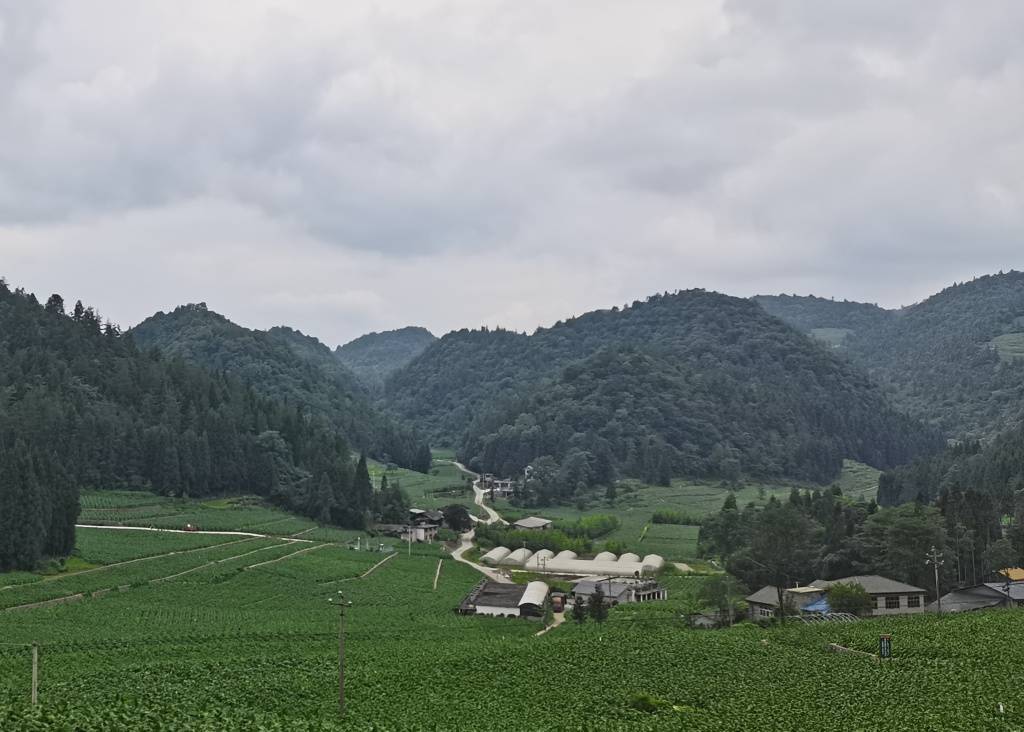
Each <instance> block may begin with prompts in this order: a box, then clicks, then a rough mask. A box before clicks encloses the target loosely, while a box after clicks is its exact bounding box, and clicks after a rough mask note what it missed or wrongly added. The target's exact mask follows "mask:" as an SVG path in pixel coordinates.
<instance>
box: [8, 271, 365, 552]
mask: <svg viewBox="0 0 1024 732" xmlns="http://www.w3.org/2000/svg"><path fill="white" fill-rule="evenodd" d="M101 488H102V489H115V488H121V489H147V490H153V491H156V492H158V493H163V494H169V495H179V496H185V495H188V496H203V495H213V494H224V493H235V494H238V493H256V494H259V495H261V496H264V497H266V498H267V499H268V500H271V501H275V502H277V503H279V504H281V505H283V506H285V507H288V508H291V509H293V510H296V511H299V512H301V513H304V514H306V515H309V516H312V517H314V518H320V519H324V520H330V521H332V522H334V523H338V524H342V525H347V526H361V525H363V523H364V521H365V517H366V515H367V512H368V511H370V510H371V509H372V507H371V506H369V505H367V504H368V500H367V498H366V496H364V495H362V494H359V495H356V494H354V493H353V492H352V461H351V458H350V454H349V447H348V443H347V441H346V439H345V437H344V436H343V435H342V434H341V433H340V432H339V431H338V430H337V429H336V428H335V427H334V426H333V425H332V424H331V422H330V421H329V420H328V419H327V418H326V417H324V416H321V415H317V414H311V413H310V412H309V411H308V410H307V409H305V408H304V406H303V405H301V404H298V403H294V402H293V403H291V404H286V403H283V402H281V401H276V400H272V399H268V398H265V397H263V396H260V395H258V394H257V393H255V392H254V391H253V390H252V389H251V388H249V387H248V386H246V385H245V384H243V383H242V382H240V381H238V380H236V379H234V378H232V377H230V376H228V375H226V374H223V373H220V374H212V373H209V372H207V371H204V370H202V369H200V368H197V367H195V366H191V365H188V364H186V363H184V362H183V361H182V360H181V359H179V358H172V357H164V356H161V355H160V354H159V353H157V352H156V351H151V352H142V351H140V350H139V349H138V348H137V347H136V345H135V343H134V342H133V340H132V339H131V338H130V337H127V336H124V335H122V334H121V333H120V332H119V331H118V329H117V328H116V327H115V326H113V325H111V324H109V323H107V324H106V325H104V324H103V323H101V319H100V317H99V315H97V314H96V313H95V312H94V311H93V310H92V309H90V308H87V307H85V306H83V305H82V303H80V302H79V303H76V305H75V306H74V308H73V309H72V311H71V313H70V314H65V309H64V304H63V300H62V298H60V297H59V296H57V295H54V296H52V297H50V298H49V299H48V300H47V303H46V305H45V306H41V305H40V304H39V303H38V301H37V300H36V299H35V297H34V296H33V295H30V294H26V293H24V292H22V291H11V290H10V289H9V288H8V287H7V285H6V284H3V283H2V281H0V570H2V569H10V568H12V567H24V568H28V567H31V566H33V565H34V564H35V563H36V562H37V561H38V560H39V559H40V558H41V557H43V556H57V555H63V554H67V553H68V552H69V551H70V549H71V548H72V547H73V545H74V525H75V520H76V518H77V516H78V495H79V491H80V490H82V489H101Z"/></svg>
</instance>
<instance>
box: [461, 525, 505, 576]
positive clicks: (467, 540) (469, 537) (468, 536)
mask: <svg viewBox="0 0 1024 732" xmlns="http://www.w3.org/2000/svg"><path fill="white" fill-rule="evenodd" d="M461 538H462V543H460V544H459V548H458V549H456V550H455V551H453V552H452V559H454V560H455V561H456V562H462V563H463V564H468V565H469V566H470V567H472V568H473V569H475V570H476V571H477V572H480V574H482V575H484V576H485V577H487V578H488V579H491V580H494V581H495V582H502V583H504V584H512V580H511V579H509V578H508V577H506V576H505V575H503V574H498V572H496V571H494V570H493V569H491V568H490V567H484V566H483V565H481V564H477V563H476V562H471V561H469V560H468V559H465V558H464V557H463V556H462V555H463V554H464V553H465V552H467V551H469V550H470V549H471V548H472V547H473V532H472V531H467V532H466V533H465V534H463V535H462V537H461Z"/></svg>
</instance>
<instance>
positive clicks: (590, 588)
mask: <svg viewBox="0 0 1024 732" xmlns="http://www.w3.org/2000/svg"><path fill="white" fill-rule="evenodd" d="M598 588H600V589H601V592H603V593H604V598H605V602H610V603H611V604H612V605H621V604H623V603H627V602H651V601H653V600H667V599H668V590H666V589H665V588H664V587H662V586H661V585H659V584H658V583H657V582H654V581H652V580H637V579H623V578H617V579H613V578H611V577H586V578H584V579H582V580H580V581H579V582H577V583H576V584H575V585H573V588H572V592H571V593H570V595H571V597H572V599H573V600H574V601H575V600H576V599H578V598H583V599H585V600H587V601H588V602H589V601H590V598H591V596H592V595H593V594H594V593H595V592H596V591H597V589H598Z"/></svg>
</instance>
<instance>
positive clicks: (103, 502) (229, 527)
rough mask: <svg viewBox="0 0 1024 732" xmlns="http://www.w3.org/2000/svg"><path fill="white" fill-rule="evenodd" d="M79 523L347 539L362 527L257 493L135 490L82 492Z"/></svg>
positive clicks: (359, 534)
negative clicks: (178, 494)
mask: <svg viewBox="0 0 1024 732" xmlns="http://www.w3.org/2000/svg"><path fill="white" fill-rule="evenodd" d="M79 523H81V524H90V525H91V524H95V525H101V526H142V527H147V528H158V529H182V528H184V527H185V526H186V525H187V524H191V525H192V526H196V527H198V528H200V529H202V530H204V531H249V532H253V533H259V534H269V535H272V536H301V537H302V538H304V539H312V540H314V541H335V542H348V541H353V540H354V539H355V538H356V537H365V533H364V532H360V531H351V530H347V529H339V528H336V527H329V526H320V525H319V524H317V523H316V522H315V521H312V520H310V519H307V518H303V517H301V516H295V515H293V514H290V513H286V512H284V511H281V510H279V509H276V508H272V507H269V506H265V505H262V504H260V502H259V500H258V499H255V498H245V497H242V498H227V499H218V500H212V501H198V500H192V499H181V498H171V497H168V496H158V495H155V494H153V493H144V492H137V491H95V492H90V493H85V494H83V496H82V512H81V515H80V516H79Z"/></svg>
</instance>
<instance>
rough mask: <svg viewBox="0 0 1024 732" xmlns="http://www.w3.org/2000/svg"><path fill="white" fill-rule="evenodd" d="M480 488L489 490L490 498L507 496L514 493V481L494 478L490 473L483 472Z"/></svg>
mask: <svg viewBox="0 0 1024 732" xmlns="http://www.w3.org/2000/svg"><path fill="white" fill-rule="evenodd" d="M480 488H481V489H482V490H485V491H490V492H491V499H492V500H493V499H495V498H509V497H511V496H512V495H513V494H515V481H513V480H511V479H503V478H496V477H495V476H494V475H492V474H491V473H485V474H484V475H483V477H482V478H481V479H480Z"/></svg>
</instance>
